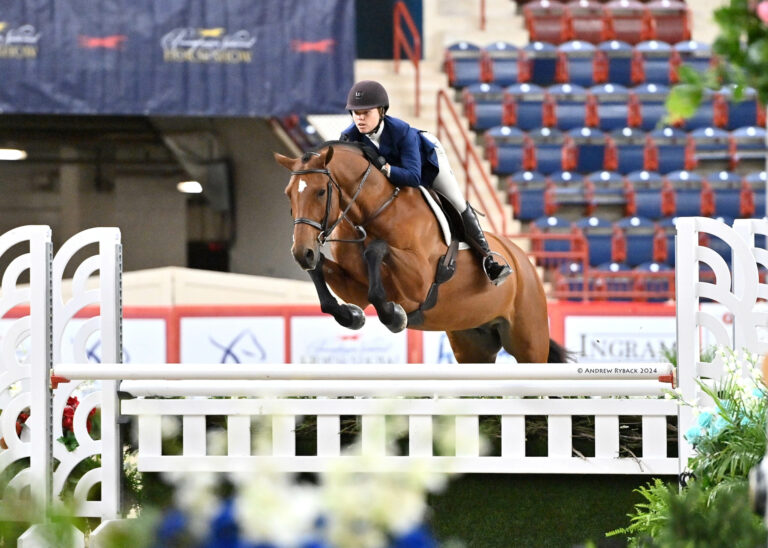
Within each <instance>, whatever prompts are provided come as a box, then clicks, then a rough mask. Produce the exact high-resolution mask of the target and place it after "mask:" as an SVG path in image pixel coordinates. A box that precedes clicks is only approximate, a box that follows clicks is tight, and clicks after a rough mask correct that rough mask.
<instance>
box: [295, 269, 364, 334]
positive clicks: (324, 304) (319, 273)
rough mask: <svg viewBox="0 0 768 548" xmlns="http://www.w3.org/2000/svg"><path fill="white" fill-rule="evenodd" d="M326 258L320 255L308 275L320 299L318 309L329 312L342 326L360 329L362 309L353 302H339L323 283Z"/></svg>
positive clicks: (362, 321)
mask: <svg viewBox="0 0 768 548" xmlns="http://www.w3.org/2000/svg"><path fill="white" fill-rule="evenodd" d="M326 260H327V259H326V258H325V257H324V256H323V255H320V260H319V261H318V262H317V266H316V267H315V269H314V270H310V271H309V277H310V278H311V279H312V283H314V284H315V290H316V291H317V296H318V298H319V299H320V310H322V311H323V312H325V313H326V314H330V315H331V316H333V318H334V319H335V320H336V321H337V322H338V323H339V324H340V325H342V326H344V327H348V328H349V329H360V328H361V327H363V325H364V324H365V314H364V313H363V309H362V308H360V307H359V306H357V305H355V304H339V302H338V301H337V300H336V297H334V296H333V295H332V294H331V292H330V290H329V289H328V285H327V284H326V283H325V275H324V273H323V266H324V263H325V262H326Z"/></svg>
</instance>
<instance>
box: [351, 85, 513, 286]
mask: <svg viewBox="0 0 768 548" xmlns="http://www.w3.org/2000/svg"><path fill="white" fill-rule="evenodd" d="M346 108H347V110H348V111H349V113H350V114H351V115H352V120H353V122H354V123H353V124H352V125H350V126H349V127H348V128H347V129H345V130H344V131H343V132H342V133H341V140H342V141H356V142H360V143H363V144H365V145H369V146H370V145H373V146H375V147H376V149H378V154H380V155H381V157H380V158H378V161H374V164H376V167H378V168H379V169H380V170H381V171H382V172H383V173H384V174H385V175H386V176H387V178H388V179H389V180H390V181H391V182H392V184H394V185H397V186H412V187H417V186H419V185H424V186H427V187H430V186H431V187H432V188H434V189H435V190H437V191H438V192H440V194H442V195H443V196H445V198H447V199H448V201H450V202H451V204H452V205H453V207H455V208H456V210H457V211H458V212H459V213H461V220H462V222H463V223H464V233H465V237H466V240H467V243H469V245H470V246H471V247H472V248H473V249H474V250H475V251H477V252H478V253H479V254H480V256H481V257H482V258H483V270H485V273H486V275H487V276H488V278H489V279H490V280H491V281H492V282H493V283H494V284H495V285H499V284H500V283H502V282H503V281H504V280H505V279H506V278H507V276H509V275H510V274H511V273H512V271H511V270H510V268H509V266H507V265H502V264H499V263H497V262H496V260H495V259H494V258H493V254H492V252H491V248H490V247H489V246H488V241H487V240H486V239H485V235H484V234H483V229H482V228H481V227H480V222H479V221H478V219H477V216H476V215H475V211H474V209H472V206H470V205H469V203H468V202H467V201H466V199H465V198H464V195H463V194H462V193H461V190H460V189H459V184H458V182H457V181H456V178H455V177H454V175H453V171H452V170H451V166H450V165H449V163H448V156H447V155H446V153H445V150H444V149H443V147H442V145H441V144H440V142H439V141H438V140H437V138H436V137H435V136H434V135H432V134H430V133H428V132H425V131H418V130H416V129H414V128H412V127H411V126H410V125H408V123H407V122H404V121H403V120H400V119H399V118H395V117H393V116H387V114H386V113H387V109H389V97H388V96H387V91H386V90H385V89H384V86H382V85H381V84H380V83H378V82H374V81H372V80H363V81H361V82H358V83H356V84H355V85H354V86H352V89H350V90H349V94H348V96H347V106H346Z"/></svg>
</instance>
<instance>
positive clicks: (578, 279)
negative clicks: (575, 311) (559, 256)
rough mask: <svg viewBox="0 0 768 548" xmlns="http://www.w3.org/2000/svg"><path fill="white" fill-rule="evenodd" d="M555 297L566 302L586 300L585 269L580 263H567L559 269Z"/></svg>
mask: <svg viewBox="0 0 768 548" xmlns="http://www.w3.org/2000/svg"><path fill="white" fill-rule="evenodd" d="M554 285H555V295H556V296H557V298H558V299H562V300H566V301H581V300H582V299H583V298H584V293H583V291H584V267H583V265H582V264H581V262H579V261H567V262H564V263H563V264H561V265H560V267H559V268H558V269H557V276H556V277H555V284H554Z"/></svg>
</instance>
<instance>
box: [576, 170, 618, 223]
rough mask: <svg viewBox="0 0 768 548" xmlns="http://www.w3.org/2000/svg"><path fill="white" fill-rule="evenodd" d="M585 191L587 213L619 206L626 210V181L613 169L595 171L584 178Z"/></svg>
mask: <svg viewBox="0 0 768 548" xmlns="http://www.w3.org/2000/svg"><path fill="white" fill-rule="evenodd" d="M584 183H585V189H586V190H585V192H586V193H587V197H588V198H589V200H590V203H589V205H588V207H587V214H588V215H592V214H593V213H595V212H596V211H598V210H600V211H602V210H606V209H607V208H609V207H612V206H613V207H620V208H621V210H622V211H626V207H627V181H626V180H625V178H624V177H623V176H622V175H620V174H619V173H616V172H615V171H605V170H603V171H595V172H593V173H590V174H588V175H587V176H586V177H585V178H584Z"/></svg>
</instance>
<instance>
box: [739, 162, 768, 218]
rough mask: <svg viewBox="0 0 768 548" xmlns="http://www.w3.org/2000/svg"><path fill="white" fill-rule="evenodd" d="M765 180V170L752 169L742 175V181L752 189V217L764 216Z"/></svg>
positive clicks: (766, 177) (767, 176) (766, 176)
mask: <svg viewBox="0 0 768 548" xmlns="http://www.w3.org/2000/svg"><path fill="white" fill-rule="evenodd" d="M767 180H768V173H766V172H765V171H753V172H751V173H747V174H746V175H745V176H744V182H746V184H747V186H748V187H749V189H750V190H751V191H752V199H753V200H754V212H753V213H752V217H756V218H758V219H759V218H762V217H765V216H766V210H765V207H766V199H765V187H766V181H767Z"/></svg>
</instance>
